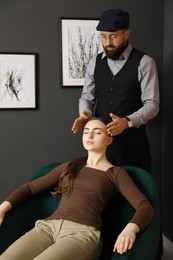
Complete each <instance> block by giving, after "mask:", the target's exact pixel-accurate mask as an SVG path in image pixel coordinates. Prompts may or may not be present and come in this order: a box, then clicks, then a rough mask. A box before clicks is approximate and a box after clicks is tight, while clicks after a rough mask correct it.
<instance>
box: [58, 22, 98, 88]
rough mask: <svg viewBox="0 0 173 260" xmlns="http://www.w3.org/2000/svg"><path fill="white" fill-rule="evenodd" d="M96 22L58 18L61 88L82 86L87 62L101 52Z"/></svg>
mask: <svg viewBox="0 0 173 260" xmlns="http://www.w3.org/2000/svg"><path fill="white" fill-rule="evenodd" d="M98 21H99V20H98V19H87V18H63V17H59V32H60V33H59V40H60V85H61V87H81V86H83V84H84V77H85V72H86V67H87V65H88V62H89V60H90V59H91V58H92V57H93V56H95V55H97V54H98V53H99V52H101V51H102V50H103V49H102V44H101V41H100V39H99V32H98V31H97V30H96V26H97V24H98Z"/></svg>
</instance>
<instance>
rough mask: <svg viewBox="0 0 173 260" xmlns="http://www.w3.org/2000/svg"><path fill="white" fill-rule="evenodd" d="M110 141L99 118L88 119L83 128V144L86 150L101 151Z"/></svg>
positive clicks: (110, 138)
mask: <svg viewBox="0 0 173 260" xmlns="http://www.w3.org/2000/svg"><path fill="white" fill-rule="evenodd" d="M111 142H112V137H110V136H109V135H108V132H107V128H106V125H105V124H104V123H103V122H101V121H100V120H97V119H96V120H91V121H89V122H88V123H87V124H86V125H85V127H84V130H83V146H84V148H85V149H86V150H87V151H95V152H101V151H104V150H106V148H107V146H108V145H109V144H110V143H111Z"/></svg>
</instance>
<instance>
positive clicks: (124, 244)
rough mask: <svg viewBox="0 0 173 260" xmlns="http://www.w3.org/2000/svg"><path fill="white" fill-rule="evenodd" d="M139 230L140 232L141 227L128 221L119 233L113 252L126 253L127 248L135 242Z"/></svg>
mask: <svg viewBox="0 0 173 260" xmlns="http://www.w3.org/2000/svg"><path fill="white" fill-rule="evenodd" d="M137 232H139V227H138V226H137V225H136V224H134V223H128V224H127V226H126V227H125V228H124V229H123V231H122V232H121V233H120V234H119V236H118V238H117V240H116V242H115V244H114V249H113V252H117V253H119V254H124V253H125V252H127V250H130V249H131V248H132V246H133V244H134V242H135V239H136V233H137Z"/></svg>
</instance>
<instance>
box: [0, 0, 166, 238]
mask: <svg viewBox="0 0 173 260" xmlns="http://www.w3.org/2000/svg"><path fill="white" fill-rule="evenodd" d="M107 8H123V9H126V10H127V11H129V12H130V14H131V29H132V34H131V38H130V40H131V42H132V44H133V45H134V46H135V47H137V48H139V49H141V50H143V51H145V52H147V53H148V54H149V55H151V56H153V57H154V58H155V60H156V63H157V66H158V71H159V77H160V89H161V92H162V78H163V77H162V72H163V68H162V64H163V25H164V19H163V10H164V2H163V1H162V0H153V1H149V0H145V1H144V0H141V1H138V0H131V1H128V0H117V1H115V0H107V1H103V0H100V1H99V2H98V1H97V0H88V1H85V2H84V1H79V0H73V1H69V0H63V1H61V0H49V1H48V0H13V1H10V0H1V1H0V35H1V41H0V51H1V52H36V53H38V69H37V76H38V84H37V88H38V92H39V95H38V99H39V109H38V110H35V111H33V110H0V118H1V121H0V122H1V127H0V136H1V143H0V155H1V156H0V166H1V173H0V199H1V200H2V199H4V197H5V196H7V194H9V192H11V191H12V190H14V189H15V188H16V187H18V186H19V185H20V184H22V183H23V182H25V181H28V179H29V178H30V177H31V176H32V175H33V173H34V172H35V171H36V170H37V169H39V168H40V167H42V166H44V165H46V164H48V163H51V162H54V161H67V160H70V159H72V158H74V157H76V156H78V155H81V153H83V152H84V151H83V148H82V146H81V144H80V138H81V136H80V135H73V134H72V133H71V131H70V129H71V126H72V123H73V120H74V118H75V117H76V116H77V115H78V98H79V96H80V93H81V89H80V88H61V86H60V84H59V79H60V75H59V68H60V65H59V64H60V63H59V39H58V17H67V18H68V17H74V18H83V17H85V18H86V17H88V18H93V17H95V18H99V16H100V14H101V12H102V11H103V10H104V9H107ZM161 115H162V113H160V115H159V116H158V117H157V118H156V119H154V120H153V121H152V122H151V123H150V124H149V125H148V134H149V138H150V142H151V152H152V158H153V175H154V177H155V179H156V181H157V184H158V188H159V191H160V194H161V190H162V185H161V176H162V142H161V140H162V117H161ZM168 233H169V232H168ZM168 237H169V236H168Z"/></svg>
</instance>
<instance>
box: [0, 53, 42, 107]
mask: <svg viewBox="0 0 173 260" xmlns="http://www.w3.org/2000/svg"><path fill="white" fill-rule="evenodd" d="M36 62H37V53H13V52H8V53H5V52H1V53H0V109H37V102H36Z"/></svg>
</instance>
